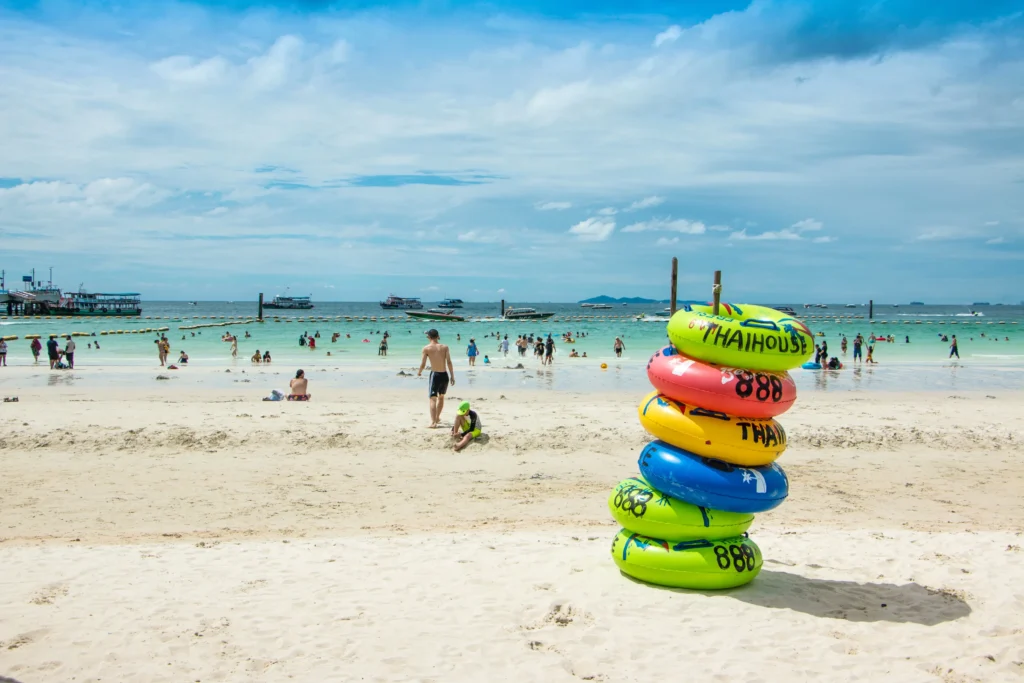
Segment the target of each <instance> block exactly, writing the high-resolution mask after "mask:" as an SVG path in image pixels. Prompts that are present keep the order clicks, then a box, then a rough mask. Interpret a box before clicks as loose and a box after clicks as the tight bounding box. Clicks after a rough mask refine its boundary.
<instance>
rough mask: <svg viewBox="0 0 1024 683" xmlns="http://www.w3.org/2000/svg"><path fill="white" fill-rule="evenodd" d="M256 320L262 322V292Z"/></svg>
mask: <svg viewBox="0 0 1024 683" xmlns="http://www.w3.org/2000/svg"><path fill="white" fill-rule="evenodd" d="M257 320H263V292H260V311H259V314H258V315H257Z"/></svg>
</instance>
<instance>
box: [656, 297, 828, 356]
mask: <svg viewBox="0 0 1024 683" xmlns="http://www.w3.org/2000/svg"><path fill="white" fill-rule="evenodd" d="M712 311H713V309H712V307H711V306H702V305H687V306H684V307H683V308H682V309H681V310H679V311H677V312H676V314H675V315H673V316H672V319H671V320H669V322H668V337H669V339H670V340H672V345H673V346H675V347H676V349H677V350H678V351H679V352H680V353H683V354H685V355H687V356H689V357H691V358H696V359H697V360H702V361H704V362H706V363H716V364H718V365H724V366H726V367H732V368H744V369H747V370H766V371H772V372H784V371H786V370H791V369H793V368H796V367H799V366H801V365H803V364H804V363H805V362H806V361H807V359H809V358H810V357H811V356H812V355H813V354H814V335H813V334H811V331H810V330H809V329H807V326H806V325H804V324H803V322H801V321H800V320H797V319H796V318H794V317H793V316H791V315H787V314H785V313H783V312H781V311H776V310H775V309H774V308H766V307H765V306H753V305H750V304H726V303H723V304H721V305H720V307H719V312H718V315H715V314H714V313H713V312H712Z"/></svg>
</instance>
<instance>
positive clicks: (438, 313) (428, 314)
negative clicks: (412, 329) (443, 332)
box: [405, 308, 466, 323]
mask: <svg viewBox="0 0 1024 683" xmlns="http://www.w3.org/2000/svg"><path fill="white" fill-rule="evenodd" d="M405 314H406V315H407V316H409V317H410V318H416V319H417V320H447V321H449V322H453V323H462V322H466V317H465V316H462V315H456V314H455V313H453V312H452V311H451V310H447V311H443V310H440V309H437V308H431V309H429V310H426V311H406V312H405Z"/></svg>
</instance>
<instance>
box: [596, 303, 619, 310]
mask: <svg viewBox="0 0 1024 683" xmlns="http://www.w3.org/2000/svg"><path fill="white" fill-rule="evenodd" d="M590 307H591V308H593V309H594V310H595V311H610V310H612V309H613V308H615V307H614V306H612V305H611V304H591V306H590Z"/></svg>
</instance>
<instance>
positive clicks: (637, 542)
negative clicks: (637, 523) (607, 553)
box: [612, 529, 763, 590]
mask: <svg viewBox="0 0 1024 683" xmlns="http://www.w3.org/2000/svg"><path fill="white" fill-rule="evenodd" d="M612 559H613V560H615V564H616V565H618V567H619V569H621V570H622V572H623V573H624V574H628V575H629V576H632V577H633V578H634V579H639V580H641V581H645V582H647V583H653V584H657V585H659V586H674V587H676V588H696V589H701V590H707V589H720V588H735V587H736V586H742V585H743V584H745V583H750V582H751V581H753V580H754V577H755V576H757V575H758V574H759V573H760V572H761V565H762V563H763V560H762V558H761V549H760V548H758V547H757V544H755V543H754V542H753V541H751V540H750V539H749V538H747V537H746V536H736V537H733V538H726V539H722V540H720V541H708V540H695V541H679V542H678V543H672V542H671V541H666V540H663V539H660V538H651V537H650V536H642V535H640V534H635V533H633V532H632V531H628V530H626V529H623V530H622V531H620V532H619V533H618V534H617V535H616V536H615V540H613V541H612Z"/></svg>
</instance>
